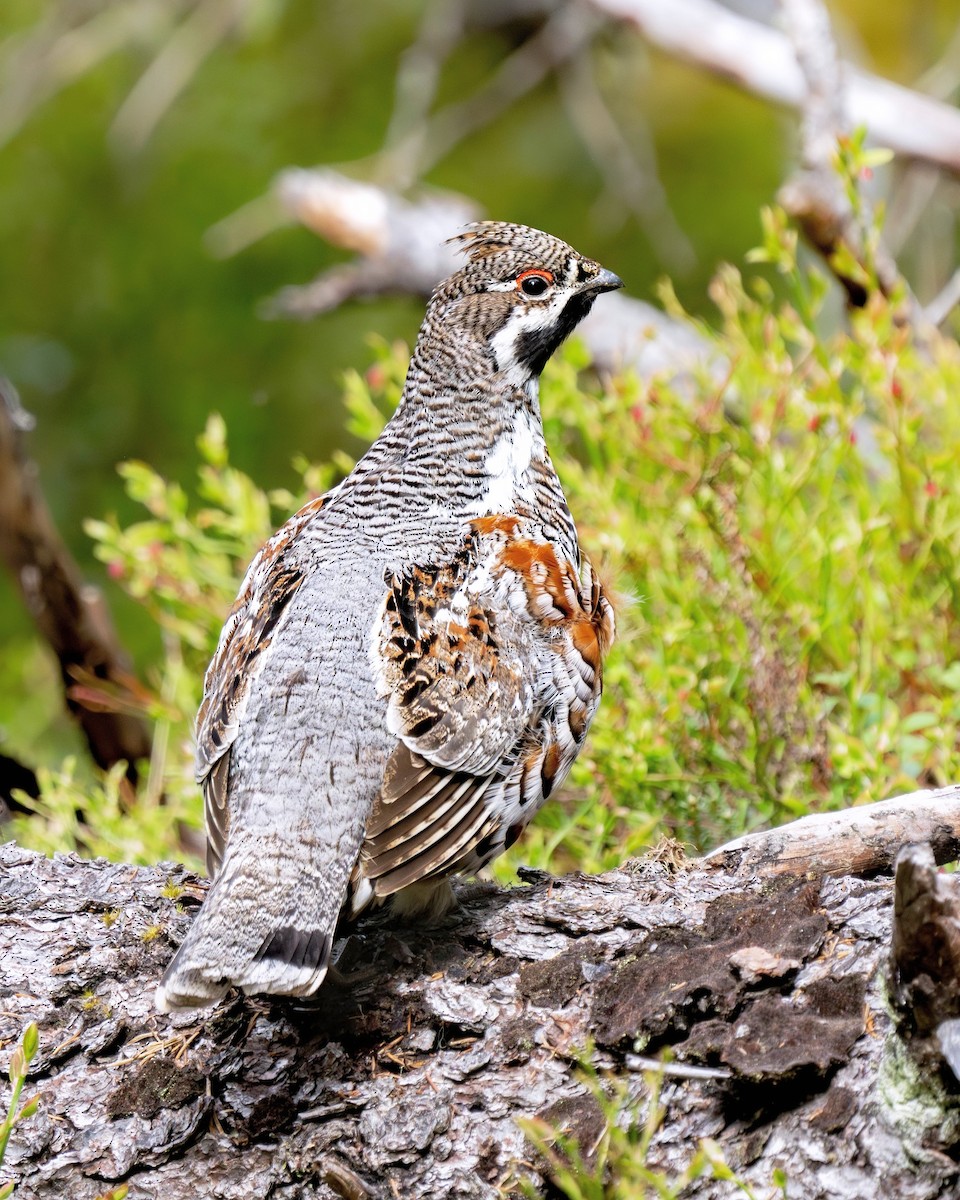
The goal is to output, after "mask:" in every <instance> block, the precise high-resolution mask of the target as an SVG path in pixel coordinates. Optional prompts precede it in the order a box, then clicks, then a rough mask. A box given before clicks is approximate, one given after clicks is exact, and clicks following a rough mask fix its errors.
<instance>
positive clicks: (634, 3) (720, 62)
mask: <svg viewBox="0 0 960 1200" xmlns="http://www.w3.org/2000/svg"><path fill="white" fill-rule="evenodd" d="M585 2H586V3H589V4H591V5H592V6H593V7H594V8H596V9H598V10H599V11H601V12H603V13H606V14H607V15H608V16H611V17H614V18H615V19H617V20H621V21H625V22H626V23H627V24H629V25H632V26H633V27H635V28H636V29H638V30H639V31H640V33H641V34H642V35H643V37H644V38H645V39H646V40H647V41H648V42H649V43H650V44H651V45H653V46H656V47H657V48H658V49H660V50H663V51H664V52H665V53H667V54H670V55H672V56H674V57H675V58H679V59H682V60H683V61H684V62H688V63H691V64H692V65H694V66H697V67H702V68H703V69H704V70H707V71H710V72H712V73H713V74H716V75H720V76H722V77H723V78H724V79H728V80H729V81H730V82H731V83H734V84H736V85H737V86H739V87H741V88H743V89H744V90H745V91H748V92H752V93H753V94H754V95H757V96H762V97H763V98H764V99H767V100H772V101H773V102H774V103H776V104H782V105H784V106H785V107H787V108H795V109H802V108H803V105H804V102H805V99H806V95H807V85H806V81H805V79H804V74H803V71H802V69H801V67H800V64H799V63H798V62H797V57H796V54H795V52H794V47H793V45H792V44H791V41H790V39H789V38H788V37H786V36H785V35H784V34H783V33H781V32H779V31H778V30H776V29H772V28H770V27H769V26H767V25H762V24H760V23H759V22H757V21H752V20H749V19H748V18H746V17H741V16H739V15H738V14H736V13H734V12H731V11H730V10H729V9H728V8H725V7H723V6H722V5H721V4H718V3H716V0H670V3H669V4H664V3H661V0H585ZM843 72H844V76H845V78H846V80H847V89H848V90H847V115H848V118H849V120H850V123H851V125H853V126H858V125H865V126H866V127H867V129H868V130H869V132H870V137H871V140H872V141H873V142H874V143H876V144H877V145H881V146H886V147H888V148H889V149H891V150H893V151H894V153H896V154H899V155H903V156H904V157H906V158H910V159H918V160H921V161H925V162H930V163H934V164H935V165H936V166H938V167H940V168H941V169H943V170H947V171H951V172H952V173H953V174H960V113H958V112H957V110H956V109H955V108H953V107H952V106H951V105H948V104H943V103H941V102H940V101H938V100H935V99H932V98H931V97H930V96H925V95H923V94H922V93H920V92H916V91H912V90H911V89H910V88H905V87H901V86H900V85H899V84H895V83H891V82H890V81H889V80H887V79H881V78H879V77H878V76H876V75H871V74H869V73H867V72H865V71H861V70H859V69H858V68H857V67H855V66H853V65H852V64H848V63H844V64H843Z"/></svg>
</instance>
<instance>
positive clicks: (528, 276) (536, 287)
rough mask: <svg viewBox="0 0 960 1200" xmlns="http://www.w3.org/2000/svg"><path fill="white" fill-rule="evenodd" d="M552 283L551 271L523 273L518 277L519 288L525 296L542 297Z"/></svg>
mask: <svg viewBox="0 0 960 1200" xmlns="http://www.w3.org/2000/svg"><path fill="white" fill-rule="evenodd" d="M551 283H553V276H552V275H551V274H550V272H549V271H521V272H520V274H519V275H518V276H517V288H518V289H519V290H520V291H521V292H523V294H524V295H525V296H542V295H543V293H544V292H545V291H546V290H547V288H548V287H549V286H550V284H551Z"/></svg>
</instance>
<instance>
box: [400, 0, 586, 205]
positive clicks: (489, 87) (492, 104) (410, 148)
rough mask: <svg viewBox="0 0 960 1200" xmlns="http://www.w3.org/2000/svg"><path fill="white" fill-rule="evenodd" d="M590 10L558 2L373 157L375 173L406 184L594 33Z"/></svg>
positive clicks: (423, 173)
mask: <svg viewBox="0 0 960 1200" xmlns="http://www.w3.org/2000/svg"><path fill="white" fill-rule="evenodd" d="M598 27H599V22H598V20H597V18H596V16H595V15H594V14H593V13H592V12H591V11H589V10H587V9H584V8H582V7H580V6H579V5H577V4H574V3H572V2H570V3H566V4H563V5H561V7H560V8H558V9H557V11H556V12H555V13H553V14H552V15H551V16H550V17H549V18H548V19H547V20H546V21H545V22H544V24H543V25H542V26H541V27H540V28H539V29H538V30H537V32H536V33H534V34H532V35H531V36H530V37H529V38H528V39H527V40H526V41H525V42H524V43H523V45H522V46H520V48H519V49H518V50H515V51H514V52H513V54H511V55H510V56H509V58H507V59H505V60H504V62H503V63H501V65H500V67H499V68H498V69H497V71H496V72H495V73H494V74H493V75H492V76H491V78H490V79H489V80H488V81H487V82H486V83H485V84H484V85H483V86H482V87H480V88H478V89H477V91H475V92H474V93H473V95H471V96H468V97H467V98H466V99H465V100H460V101H457V102H455V103H453V104H449V105H447V107H446V108H442V109H440V110H439V112H436V113H434V114H433V116H432V117H430V118H429V120H427V121H426V122H424V123H423V124H421V125H419V126H418V127H417V128H416V129H414V130H413V131H411V133H409V134H408V135H407V136H406V137H405V138H402V139H401V140H400V141H398V142H397V143H396V144H395V145H393V146H392V147H390V148H389V149H388V150H384V151H382V152H381V154H380V155H378V156H377V175H378V178H379V179H380V180H382V181H383V182H386V183H389V184H391V185H393V186H399V187H408V186H410V184H411V183H412V182H414V181H416V180H419V179H422V178H423V177H424V175H426V174H427V172H428V171H429V170H430V169H431V168H432V167H434V166H435V165H436V164H437V163H438V162H440V161H441V160H442V159H444V158H446V156H447V155H448V154H449V153H450V152H451V151H452V150H453V149H454V147H455V146H458V145H459V144H460V142H462V141H463V140H464V138H466V137H468V136H469V135H470V134H472V133H476V132H477V130H478V129H482V128H484V127H485V126H487V125H489V124H490V123H491V122H492V121H494V120H496V119H497V117H499V116H500V115H501V114H502V113H504V112H506V111H507V109H509V108H510V106H511V105H512V104H515V103H516V102H517V100H519V99H520V97H521V96H525V95H526V94H527V93H528V92H531V91H532V90H533V89H534V88H535V87H536V86H537V85H538V84H539V83H541V82H542V81H543V80H544V79H545V78H546V77H547V76H548V75H549V74H550V72H551V71H554V70H556V68H557V67H558V66H560V65H561V64H562V63H564V62H567V61H568V60H569V59H570V58H572V57H573V56H574V55H576V54H578V53H579V52H580V51H581V50H582V49H583V48H584V47H585V46H586V45H587V44H588V43H589V42H590V40H591V38H592V37H593V36H594V34H595V33H596V32H597V29H598Z"/></svg>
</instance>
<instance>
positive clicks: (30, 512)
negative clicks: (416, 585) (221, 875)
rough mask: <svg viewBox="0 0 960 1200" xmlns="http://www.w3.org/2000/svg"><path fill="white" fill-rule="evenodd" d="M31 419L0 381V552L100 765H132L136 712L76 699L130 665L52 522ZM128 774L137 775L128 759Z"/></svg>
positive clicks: (144, 751)
mask: <svg viewBox="0 0 960 1200" xmlns="http://www.w3.org/2000/svg"><path fill="white" fill-rule="evenodd" d="M32 425H33V419H32V418H31V417H30V416H29V414H28V413H26V412H25V411H24V409H23V408H22V407H21V406H20V401H19V398H18V397H17V393H16V391H15V390H14V388H13V387H12V385H11V384H10V383H8V382H7V381H6V380H0V558H2V560H3V561H4V562H5V563H6V565H7V567H8V569H9V570H10V572H11V573H12V575H13V577H14V579H15V580H16V581H17V584H18V586H19V588H20V591H21V593H22V595H23V598H24V601H25V603H26V605H27V608H28V609H29V611H30V615H31V616H32V617H33V619H34V621H35V622H36V625H37V628H38V629H39V630H40V632H41V634H42V635H43V637H44V638H45V639H46V641H47V642H48V643H49V645H50V647H51V648H52V649H53V651H54V653H55V654H56V656H57V658H58V659H59V661H60V671H61V675H62V677H63V684H64V689H65V693H66V701H67V707H68V708H69V709H70V711H71V712H72V713H73V714H74V716H75V717H76V718H77V720H78V721H79V723H80V727H81V728H82V729H83V732H84V734H85V736H86V739H87V742H88V743H89V746H90V752H91V754H92V755H93V757H94V759H95V761H96V762H97V763H98V764H99V765H100V766H101V767H110V766H112V765H113V764H114V763H116V762H119V761H121V760H124V761H126V762H127V763H129V764H133V763H135V762H137V761H138V760H139V759H142V758H146V757H148V756H149V754H150V737H149V734H148V733H147V729H146V726H145V725H144V723H143V722H142V721H140V720H139V719H138V718H136V717H134V716H131V715H127V714H124V713H117V712H104V711H93V710H91V709H89V708H87V707H85V706H84V705H82V704H80V703H78V702H77V700H76V699H75V698H74V694H73V693H74V689H75V688H76V687H77V685H78V682H81V681H82V680H84V679H93V680H108V681H113V682H115V683H118V684H122V683H123V681H124V678H125V676H126V675H127V673H128V671H129V666H128V664H127V661H126V658H125V656H124V654H123V652H122V650H121V648H120V644H119V642H118V640H117V636H116V633H115V632H114V629H113V625H112V623H111V621H110V616H109V613H108V612H107V608H106V605H105V603H104V601H103V598H102V596H101V595H100V593H99V591H98V590H97V589H96V588H94V587H93V586H92V585H90V584H88V583H85V582H84V581H83V579H82V578H81V575H80V571H79V568H78V567H77V564H76V563H75V562H74V560H73V558H72V556H71V555H70V552H69V551H68V550H67V548H66V546H64V544H63V542H62V541H61V539H60V535H59V534H58V533H57V531H56V528H55V527H54V524H53V519H52V518H51V516H50V513H49V511H48V509H47V506H46V502H45V501H44V498H43V494H42V492H41V491H40V486H39V484H38V482H37V468H36V465H35V464H34V463H33V462H31V460H30V459H29V457H28V456H27V454H26V452H25V450H24V446H23V435H24V433H25V432H26V431H27V430H28V429H30V428H32ZM129 775H130V778H131V779H135V778H136V774H135V771H134V768H133V766H132V765H131V767H130V771H129Z"/></svg>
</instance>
